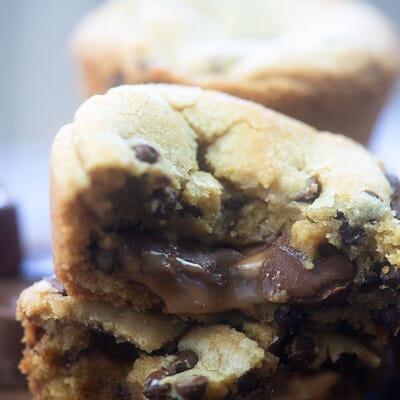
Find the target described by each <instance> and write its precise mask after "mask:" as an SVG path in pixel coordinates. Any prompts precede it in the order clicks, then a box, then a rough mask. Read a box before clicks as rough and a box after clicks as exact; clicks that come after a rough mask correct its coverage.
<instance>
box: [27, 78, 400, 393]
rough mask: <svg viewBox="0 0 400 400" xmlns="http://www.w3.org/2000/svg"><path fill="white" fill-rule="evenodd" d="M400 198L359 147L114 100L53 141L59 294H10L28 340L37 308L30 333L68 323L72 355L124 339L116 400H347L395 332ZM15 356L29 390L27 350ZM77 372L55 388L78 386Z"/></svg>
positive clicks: (179, 99) (240, 114) (84, 111)
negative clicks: (77, 343)
mask: <svg viewBox="0 0 400 400" xmlns="http://www.w3.org/2000/svg"><path fill="white" fill-rule="evenodd" d="M399 192H400V182H399V181H398V179H397V178H395V177H393V176H390V175H387V174H385V171H384V169H383V166H382V165H381V164H380V163H379V162H378V161H377V160H375V159H374V158H373V157H372V156H371V155H370V154H369V153H368V151H367V150H366V149H364V148H363V147H362V146H361V145H359V144H356V143H355V142H353V141H351V140H350V139H347V138H345V137H343V136H341V135H337V134H331V133H328V132H318V131H317V130H315V129H314V128H311V127H310V126H307V125H305V124H303V123H301V122H298V121H296V120H293V119H291V118H288V117H286V116H283V115H282V114H279V113H276V112H274V111H270V110H268V109H265V108H264V107H262V106H260V105H257V104H255V103H251V102H248V101H245V100H241V99H238V98H234V97H231V96H229V95H227V94H223V93H218V92H213V91H206V90H203V89H200V88H193V87H182V86H175V85H162V84H158V85H157V84H155V85H138V86H121V87H118V88H114V89H111V90H110V91H109V92H108V93H107V94H105V95H98V96H94V97H93V98H91V99H89V100H88V101H86V102H85V103H84V104H83V105H82V106H81V108H80V109H79V110H78V111H77V113H76V115H75V118H74V121H73V123H72V124H70V125H67V126H65V127H64V128H62V129H61V131H60V132H59V133H58V135H57V136H56V138H55V141H54V144H53V148H52V156H51V205H52V223H53V240H54V242H53V243H54V261H55V272H56V275H57V277H58V279H59V281H60V282H61V283H62V284H63V285H64V286H65V291H64V289H60V290H59V291H58V292H57V293H53V292H52V291H51V290H50V292H48V289H46V290H47V292H46V290H45V293H44V295H43V290H44V289H43V285H45V286H46V285H48V284H45V283H40V284H38V286H34V287H33V288H32V289H30V290H29V291H28V292H26V293H24V294H23V295H22V297H21V300H20V304H21V307H20V310H22V311H20V313H22V314H20V318H22V319H23V320H24V321H25V322H24V324H25V326H26V332H27V333H26V337H30V336H29V335H30V333H29V332H31V331H32V329H36V328H31V325H29V324H30V323H31V322H32V318H31V316H30V315H32V316H33V315H35V312H37V314H38V315H37V317H38V318H37V320H35V321H36V322H35V324H36V325H38V326H40V327H42V328H44V329H45V330H48V329H50V328H49V323H48V320H55V321H57V323H56V324H55V325H56V327H55V329H56V330H57V332H58V331H59V330H62V329H64V325H67V326H69V325H71V326H73V327H76V326H77V324H78V326H79V332H81V331H82V329H83V330H84V331H85V332H86V333H85V338H86V339H85V342H84V348H85V349H86V348H90V349H92V348H95V349H97V348H98V346H99V345H98V342H97V341H96V340H98V336H99V331H100V332H101V335H100V336H101V337H102V339H101V340H105V339H104V338H103V336H104V335H108V336H107V337H110V336H111V337H112V338H114V339H113V340H117V342H120V341H123V342H124V343H125V342H128V343H129V344H130V346H132V347H133V349H134V350H135V352H136V353H135V354H136V355H135V357H133V358H130V359H129V362H130V364H129V366H128V365H126V364H124V367H123V368H122V366H121V365H122V364H121V363H120V362H119V361H118V363H117V364H116V365H118V368H122V369H118V370H119V371H122V372H120V373H118V374H119V375H118V379H117V378H115V379H114V378H112V379H114V381H115V382H122V383H121V385H122V386H121V387H122V388H124V389H121V390H123V392H122V393H125V392H126V391H128V393H129V395H125V394H124V395H120V397H116V398H117V399H120V398H121V399H126V398H128V399H129V398H131V397H129V396H131V395H132V396H136V397H138V398H140V396H144V398H146V399H150V400H159V399H186V400H191V399H192V400H195V399H225V398H226V399H237V400H241V399H242V400H243V399H249V400H250V399H252V398H263V397H265V398H269V397H268V396H270V394H271V393H279V395H280V396H282V399H285V398H291V399H295V397H294V396H299V399H300V398H315V399H335V398H341V399H345V398H346V397H345V396H349V398H351V399H357V398H359V397H358V396H360V393H361V392H363V391H365V390H367V389H368V387H367V386H368V385H369V384H372V383H373V382H376V379H378V378H379V376H380V375H381V374H382V371H383V370H384V365H385V363H383V362H382V360H383V359H384V357H385V356H384V354H385V346H386V343H387V341H388V340H390V338H391V337H393V336H396V335H397V334H398V332H399V330H400V308H399V307H398V304H399V301H398V298H399V296H398V294H399V284H400V275H399V273H400V271H399V266H400V221H399V195H398V194H399ZM53 287H54V285H53ZM52 290H53V289H52ZM53 291H54V290H53ZM62 294H64V295H66V296H63V295H62ZM52 296H54V297H52ZM29 299H32V300H29ZM30 304H33V306H30ZM56 305H57V306H56ZM31 307H33V308H32V309H31ZM86 321H89V322H86ZM104 321H108V322H107V323H105V322H104ZM60 324H61V325H60ZM63 324H64V325H63ZM36 325H35V326H36ZM59 325H60V327H59ZM74 329H75V328H74ZM96 329H97V331H96ZM93 330H94V331H95V333H93ZM88 331H89V333H87V332H88ZM52 332H53V333H50V335H49V336H50V337H52V335H56V337H58V336H57V334H56V333H54V331H52ZM96 332H97V333H96ZM140 332H144V333H143V335H142V334H141V333H140ZM145 332H146V333H145ZM88 335H89V336H88ZM93 335H94V337H95V339H93ZM87 338H89V339H87ZM96 338H97V339H96ZM60 340H61V337H60ZM63 340H64V339H63ZM65 340H67V341H68V340H69V338H66V339H65ZM107 340H111V339H107ZM35 343H36V342H34V343H33V344H32V346H33V347H34V348H36V349H37V348H38V347H37V346H39V344H35ZM44 343H45V344H43V346H44V347H43V349H46V350H41V351H42V352H44V353H46V352H47V351H48V350H47V346H50V345H51V344H48V343H47V342H44ZM57 346H64V345H63V344H57ZM82 346H83V345H82ZM85 346H86V347H85ZM28 347H29V346H28ZM89 353H90V354H91V351H90V352H89ZM26 354H27V355H26V356H25V359H24V360H25V361H24V362H23V363H22V368H23V370H24V371H25V373H27V374H28V375H29V376H30V380H31V382H33V381H34V380H35V379H36V378H34V376H36V369H32V368H31V365H32V361H31V360H33V359H34V357H33V355H34V354H41V352H40V351H39V352H38V351H36V350H35V351H34V352H33V353H31V352H30V351H29V350H27V352H26ZM83 354H86V351H85V352H84V353H83ZM95 354H97V350H96V351H95ZM41 357H42V356H39V359H36V360H37V362H42V358H41ZM98 357H100V359H101V360H102V361H101V362H109V358H108V356H107V355H106V356H104V355H99V356H98ZM104 357H105V359H104ZM27 360H28V361H27ZM85 360H86V358H82V359H81V358H79V360H78V362H77V363H76V364H74V365H75V367H74V368H77V369H76V370H75V369H74V370H65V369H64V370H62V371H59V372H57V373H56V376H57V377H58V378H59V377H60V376H64V377H65V376H73V377H74V378H73V379H78V381H76V383H75V384H74V385H78V386H79V385H82V381H81V378H77V376H79V371H80V369H79V368H86V366H85V365H86V364H84V363H86V362H88V363H89V364H90V365H92V364H91V362H90V361H85ZM113 362H114V361H113ZM82 363H83V364H82ZM93 365H95V364H93ZM93 368H94V370H96V367H93ZM107 368H108V367H107ZM107 368H106V370H107ZM110 368H111V367H110ZM113 368H114V367H113ZM115 368H116V367H115ZM115 368H114V369H115ZM116 370H117V369H115V371H116ZM44 374H45V375H44V377H39V378H37V379H38V380H39V381H40V380H45V381H46V380H47V379H48V378H47V375H46V374H47V372H44ZM110 377H111V375H110ZM85 379H86V378H85ZM91 379H92V378H91V377H88V378H87V381H88V382H91ZM289 382H290V384H289ZM32 385H35V384H31V387H36V386H32ZM52 385H53V384H50V385H47V384H46V385H44V389H43V390H50V389H47V388H49V387H52ZM57 385H58V383H57ZM83 386H84V387H86V386H87V384H86V383H84V384H83ZM37 387H39V385H38V386H37ZM118 387H119V386H118ZM35 390H36V389H33V391H35ZM55 390H56V389H55ZM57 390H60V391H61V389H57ZM113 390H114V389H113ZM115 390H117V389H115ZM118 390H119V389H118ZM82 393H83V392H82ZM105 393H108V392H105ZM318 393H319V394H318ZM338 393H340V394H338ZM109 396H111V397H110V398H111V399H113V398H114V397H112V396H114V395H109ZM121 396H122V397H121ZM123 396H126V397H123ZM249 396H253V397H249ZM254 396H255V397H254ZM285 396H286V397H285ZM313 396H314V397H313ZM61 398H62V397H61ZM78 398H80V397H78ZM100 398H101V397H100ZM133 398H135V397H133ZM277 399H280V398H279V397H277Z"/></svg>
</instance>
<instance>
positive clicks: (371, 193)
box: [364, 190, 383, 201]
mask: <svg viewBox="0 0 400 400" xmlns="http://www.w3.org/2000/svg"><path fill="white" fill-rule="evenodd" d="M364 192H365V193H366V194H367V195H368V196H371V197H373V198H374V199H377V200H379V201H383V200H382V197H381V196H379V194H377V193H375V192H372V191H371V190H364Z"/></svg>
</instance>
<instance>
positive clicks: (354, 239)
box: [336, 211, 366, 246]
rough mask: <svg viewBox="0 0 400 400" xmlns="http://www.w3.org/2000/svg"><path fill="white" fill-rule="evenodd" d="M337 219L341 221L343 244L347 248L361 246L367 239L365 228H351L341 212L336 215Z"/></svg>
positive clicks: (340, 228)
mask: <svg viewBox="0 0 400 400" xmlns="http://www.w3.org/2000/svg"><path fill="white" fill-rule="evenodd" d="M336 219H338V220H339V221H341V223H340V227H339V234H340V237H341V239H342V244H343V245H346V246H355V245H358V244H360V243H361V242H362V241H363V240H364V238H365V237H366V233H365V231H364V229H363V228H359V227H354V226H350V224H349V222H348V221H347V219H346V217H345V216H344V214H343V213H342V212H341V211H338V213H337V214H336Z"/></svg>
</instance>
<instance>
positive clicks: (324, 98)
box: [73, 0, 398, 143]
mask: <svg viewBox="0 0 400 400" xmlns="http://www.w3.org/2000/svg"><path fill="white" fill-rule="evenodd" d="M73 49H74V53H75V55H76V58H77V60H78V63H79V67H80V70H81V73H82V76H83V83H84V86H85V91H86V94H87V95H92V94H95V93H104V92H105V91H106V90H107V89H108V88H109V87H111V86H115V85H117V84H118V83H142V82H172V83H180V84H186V85H195V86H201V87H203V88H208V89H217V90H221V91H225V92H228V93H230V94H233V95H236V96H239V97H243V98H246V99H249V100H253V101H256V102H258V103H261V104H263V105H265V106H267V107H269V108H272V109H275V110H278V111H280V112H283V113H285V114H287V115H290V116H292V117H295V118H298V119H300V120H303V121H305V122H308V123H310V124H311V125H313V126H316V127H317V128H319V129H322V130H330V131H332V132H340V133H344V134H347V135H350V136H352V137H353V138H355V139H356V140H358V141H360V142H362V143H367V142H368V138H369V135H370V133H371V129H372V127H373V124H374V122H375V120H376V118H377V115H378V113H379V111H380V109H381V107H382V106H383V104H384V102H385V100H386V98H387V96H388V93H389V90H390V88H391V86H392V84H393V81H394V77H395V75H396V71H397V68H398V44H397V43H396V40H395V36H394V33H393V31H392V29H391V27H390V24H389V23H388V22H387V20H386V19H385V18H384V17H382V16H381V15H380V13H379V12H378V11H377V10H376V9H374V8H373V7H372V6H370V5H367V4H364V3H362V2H359V1H353V0H349V1H348V0H336V1H324V0H280V1H275V0H248V1H245V2H243V1H241V0H233V1H232V0H167V1H166V0H153V1H151V2H150V1H146V0H109V1H107V2H105V3H104V4H102V5H101V6H100V7H98V8H97V9H96V10H94V11H93V12H91V13H90V14H88V16H87V17H85V18H84V19H83V20H82V22H81V23H80V24H79V26H78V27H77V29H76V32H75V34H74V37H73Z"/></svg>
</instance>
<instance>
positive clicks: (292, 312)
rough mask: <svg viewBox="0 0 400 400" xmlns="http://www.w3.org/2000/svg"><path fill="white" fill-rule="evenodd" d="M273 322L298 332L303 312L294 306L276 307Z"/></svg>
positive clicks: (301, 323) (302, 319) (290, 330)
mask: <svg viewBox="0 0 400 400" xmlns="http://www.w3.org/2000/svg"><path fill="white" fill-rule="evenodd" d="M274 319H275V322H276V323H277V324H278V325H279V326H280V327H281V328H282V329H286V330H287V331H289V332H292V333H294V332H298V331H299V330H300V329H301V327H302V325H303V322H304V319H305V317H304V314H303V313H302V312H301V311H300V310H297V309H295V308H291V307H278V308H277V309H276V310H275V313H274Z"/></svg>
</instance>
